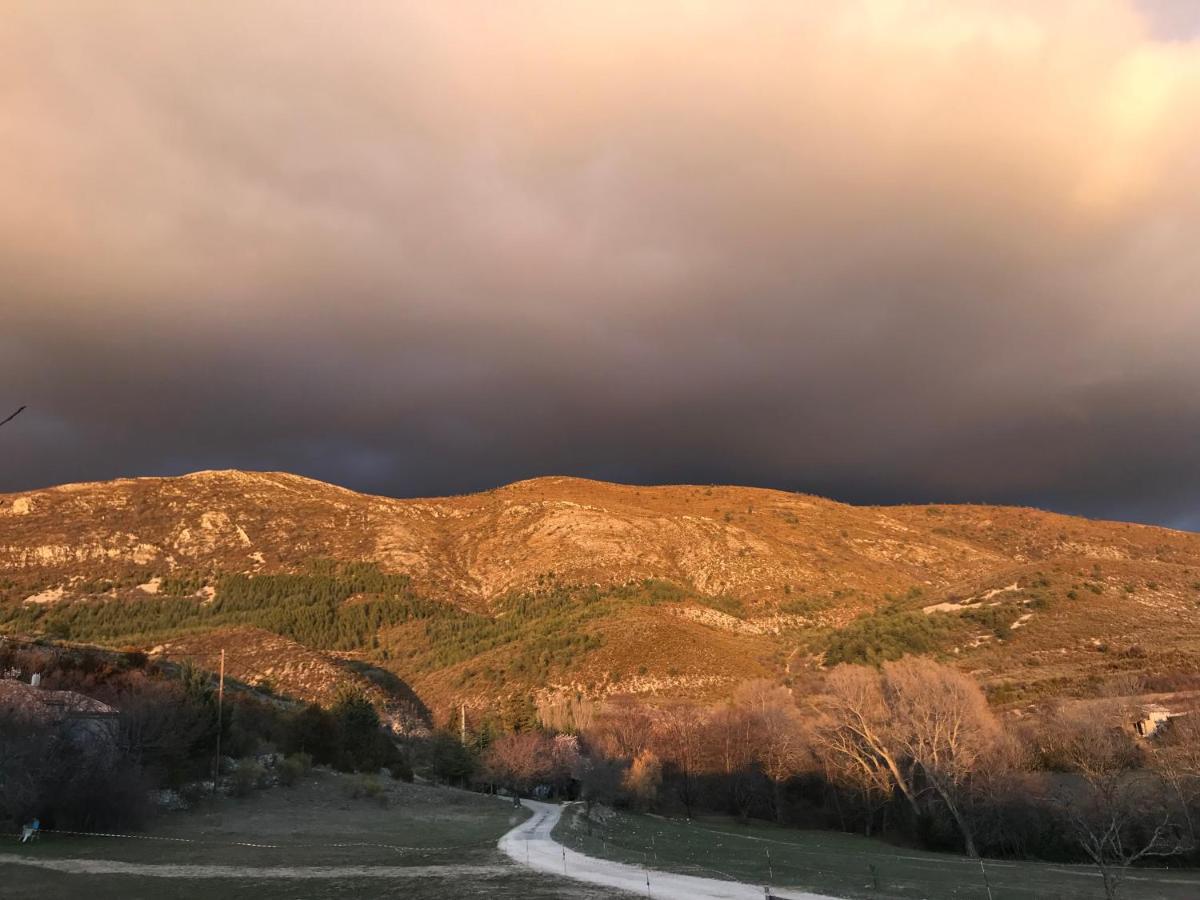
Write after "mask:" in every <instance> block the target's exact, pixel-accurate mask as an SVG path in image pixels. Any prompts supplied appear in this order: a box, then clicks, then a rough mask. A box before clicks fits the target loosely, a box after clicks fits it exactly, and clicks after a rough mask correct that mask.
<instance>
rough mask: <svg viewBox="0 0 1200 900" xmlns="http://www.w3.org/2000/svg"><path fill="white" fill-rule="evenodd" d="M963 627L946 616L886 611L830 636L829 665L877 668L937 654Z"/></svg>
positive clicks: (828, 644) (826, 654) (854, 622)
mask: <svg viewBox="0 0 1200 900" xmlns="http://www.w3.org/2000/svg"><path fill="white" fill-rule="evenodd" d="M959 627H960V625H959V622H958V620H957V619H955V618H953V617H951V616H948V615H946V614H944V613H934V614H932V615H928V616H927V615H925V614H924V613H921V612H892V611H888V610H884V611H882V612H879V613H872V614H869V615H866V616H861V617H860V618H858V619H855V620H854V621H853V622H851V623H850V624H849V625H847V626H846V627H845V628H843V629H841V630H840V631H835V632H833V633H831V634H830V635H829V637H828V640H827V643H826V650H825V662H826V664H827V665H831V666H833V665H838V664H839V663H867V664H870V665H878V664H880V663H882V662H887V661H889V660H895V659H899V658H900V657H902V656H905V655H906V654H910V653H911V654H925V653H934V652H936V651H938V650H941V649H943V647H944V646H945V645H946V643H947V642H948V641H949V640H950V639H952V638H953V637H954V634H955V632H956V631H957V630H958V628H959Z"/></svg>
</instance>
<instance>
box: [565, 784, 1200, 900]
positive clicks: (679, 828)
mask: <svg viewBox="0 0 1200 900" xmlns="http://www.w3.org/2000/svg"><path fill="white" fill-rule="evenodd" d="M554 837H555V838H556V839H557V840H558V841H560V842H561V843H563V844H565V845H566V846H568V847H570V848H571V849H573V850H576V851H578V852H580V853H585V854H587V855H589V856H597V857H603V858H605V859H612V860H616V861H618V862H624V863H629V864H632V865H638V866H648V867H649V868H651V869H661V870H664V871H671V872H680V873H683V874H688V875H697V876H701V877H708V878H723V879H728V880H734V881H742V882H746V883H749V884H762V885H767V884H771V885H772V886H775V887H780V888H792V889H802V890H809V891H815V892H817V893H823V894H830V895H833V896H837V897H846V898H864V900H865V898H877V900H883V898H897V900H900V898H925V900H950V898H956V900H987V898H988V896H989V894H988V888H987V885H985V883H984V877H983V873H982V872H981V871H980V866H979V862H978V861H972V860H969V859H966V858H965V857H961V856H954V855H950V854H941V853H928V852H924V851H920V850H909V849H905V848H900V847H893V846H890V845H888V844H885V843H883V842H881V841H876V840H871V839H868V838H864V837H861V836H858V835H849V834H841V833H838V832H830V831H805V830H800V829H792V828H782V827H778V826H774V825H769V824H762V823H756V824H747V825H742V824H738V823H737V822H736V821H735V820H732V819H725V818H704V819H693V820H692V821H691V822H690V823H688V822H685V821H682V820H677V819H667V818H663V817H660V816H648V815H636V814H632V813H626V812H621V811H614V810H609V809H600V808H594V809H593V813H592V834H591V835H590V836H589V835H588V833H587V823H586V820H585V819H584V815H583V806H582V805H581V804H576V805H575V806H573V807H572V808H571V809H570V810H568V811H567V812H566V813H565V814H564V815H563V817H562V819H561V821H560V822H559V824H558V826H557V828H556V829H555V831H554ZM985 866H986V872H987V881H988V884H990V887H991V897H992V900H1035V898H1037V900H1043V898H1044V900H1085V898H1086V900H1091V898H1102V897H1103V896H1104V890H1103V887H1102V885H1101V883H1100V878H1099V875H1098V874H1097V872H1096V870H1095V869H1093V868H1091V867H1088V866H1073V865H1060V864H1051V863H1034V862H1014V861H1009V860H988V861H986V862H985ZM1126 893H1127V894H1128V895H1129V896H1136V897H1138V898H1139V900H1184V898H1194V897H1197V896H1200V871H1196V870H1185V869H1171V870H1164V869H1138V870H1134V871H1131V872H1130V873H1129V875H1128V884H1127V886H1126Z"/></svg>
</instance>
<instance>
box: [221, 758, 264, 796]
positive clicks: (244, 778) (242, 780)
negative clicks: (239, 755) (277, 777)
mask: <svg viewBox="0 0 1200 900" xmlns="http://www.w3.org/2000/svg"><path fill="white" fill-rule="evenodd" d="M266 777H267V772H266V770H265V769H264V768H263V767H262V766H261V765H259V763H258V761H257V760H253V759H243V760H241V761H240V762H239V763H238V767H237V768H236V769H235V770H234V772H233V778H232V779H231V780H230V784H229V790H230V792H231V793H232V794H233V796H235V797H245V796H246V795H247V794H249V793H250V792H251V791H254V790H257V789H258V788H261V787H265V786H266Z"/></svg>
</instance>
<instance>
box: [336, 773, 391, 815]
mask: <svg viewBox="0 0 1200 900" xmlns="http://www.w3.org/2000/svg"><path fill="white" fill-rule="evenodd" d="M345 792H346V796H347V797H349V798H350V799H351V800H374V801H375V802H376V803H378V804H379V805H380V806H382V807H384V808H385V809H386V808H387V805H388V795H387V791H386V789H385V788H384V786H383V784H382V783H380V781H379V779H378V778H377V777H375V776H374V775H355V776H354V777H353V778H350V779H349V780H348V781H347V782H346V787H345Z"/></svg>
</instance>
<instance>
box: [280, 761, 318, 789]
mask: <svg viewBox="0 0 1200 900" xmlns="http://www.w3.org/2000/svg"><path fill="white" fill-rule="evenodd" d="M311 769H312V757H311V756H309V755H308V754H307V753H293V754H292V755H291V756H288V757H286V758H285V759H284V760H283V762H281V763H280V764H279V768H278V774H279V783H280V784H282V785H284V786H285V787H292V786H293V785H295V784H296V782H298V781H299V780H300V779H301V778H303V777H304V776H305V775H307V774H308V773H309V771H310V770H311Z"/></svg>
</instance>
